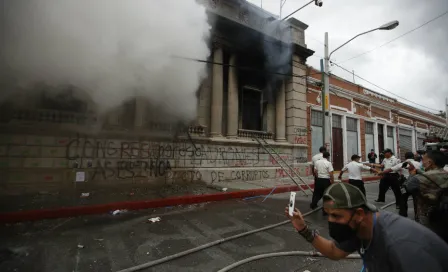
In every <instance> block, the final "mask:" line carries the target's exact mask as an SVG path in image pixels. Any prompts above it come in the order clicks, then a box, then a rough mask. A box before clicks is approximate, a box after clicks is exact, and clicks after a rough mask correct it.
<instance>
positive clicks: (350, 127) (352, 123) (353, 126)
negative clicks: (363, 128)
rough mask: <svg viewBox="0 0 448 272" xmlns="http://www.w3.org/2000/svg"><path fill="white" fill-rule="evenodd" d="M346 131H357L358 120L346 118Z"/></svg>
mask: <svg viewBox="0 0 448 272" xmlns="http://www.w3.org/2000/svg"><path fill="white" fill-rule="evenodd" d="M347 131H355V132H356V131H358V120H357V119H354V118H349V117H347Z"/></svg>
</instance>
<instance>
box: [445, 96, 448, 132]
mask: <svg viewBox="0 0 448 272" xmlns="http://www.w3.org/2000/svg"><path fill="white" fill-rule="evenodd" d="M445 119H446V125H447V126H448V97H447V98H445Z"/></svg>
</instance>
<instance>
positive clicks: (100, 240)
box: [93, 239, 104, 242]
mask: <svg viewBox="0 0 448 272" xmlns="http://www.w3.org/2000/svg"><path fill="white" fill-rule="evenodd" d="M93 240H95V241H98V242H102V241H104V239H93Z"/></svg>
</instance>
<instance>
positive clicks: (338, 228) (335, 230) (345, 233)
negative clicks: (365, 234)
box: [328, 213, 357, 243]
mask: <svg viewBox="0 0 448 272" xmlns="http://www.w3.org/2000/svg"><path fill="white" fill-rule="evenodd" d="M353 215H355V213H353V214H352V216H351V217H350V220H349V221H348V223H347V224H339V223H334V222H328V228H329V230H330V236H331V238H333V239H334V240H335V241H336V242H338V243H342V242H345V241H348V240H350V239H352V238H353V237H354V236H356V232H357V230H356V229H352V228H351V227H350V226H349V224H350V222H351V221H352V218H353Z"/></svg>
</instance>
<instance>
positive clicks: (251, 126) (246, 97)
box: [241, 87, 266, 131]
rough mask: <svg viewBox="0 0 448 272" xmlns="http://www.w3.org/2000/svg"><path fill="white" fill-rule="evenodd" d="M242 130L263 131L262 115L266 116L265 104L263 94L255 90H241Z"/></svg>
mask: <svg viewBox="0 0 448 272" xmlns="http://www.w3.org/2000/svg"><path fill="white" fill-rule="evenodd" d="M241 101H242V103H241V113H242V128H243V129H247V130H257V131H261V130H263V127H264V125H263V120H264V118H263V115H264V114H266V105H265V104H266V103H265V101H263V93H262V92H261V91H260V90H257V89H255V88H248V87H245V88H243V90H242V92H241Z"/></svg>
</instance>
